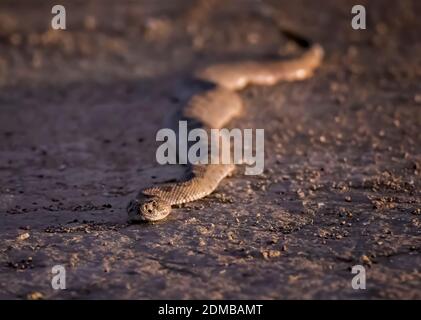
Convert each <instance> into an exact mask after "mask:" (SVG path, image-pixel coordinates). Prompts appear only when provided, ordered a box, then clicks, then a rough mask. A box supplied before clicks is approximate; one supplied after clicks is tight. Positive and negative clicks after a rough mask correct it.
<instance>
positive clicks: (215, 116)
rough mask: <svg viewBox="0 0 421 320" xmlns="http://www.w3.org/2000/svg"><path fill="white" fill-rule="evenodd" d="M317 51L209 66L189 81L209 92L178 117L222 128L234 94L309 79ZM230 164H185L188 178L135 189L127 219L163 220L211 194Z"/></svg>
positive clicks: (236, 108)
mask: <svg viewBox="0 0 421 320" xmlns="http://www.w3.org/2000/svg"><path fill="white" fill-rule="evenodd" d="M322 58H323V49H322V47H321V46H320V45H318V44H314V45H312V46H309V48H308V49H307V51H306V52H304V53H303V54H302V55H301V56H300V57H298V58H295V59H290V60H286V61H274V62H273V61H271V62H255V61H248V62H238V63H230V64H217V65H211V66H208V67H206V68H204V69H201V70H199V71H197V72H196V73H195V77H196V78H198V79H200V80H204V81H207V82H211V83H213V84H214V87H213V88H212V89H209V90H207V91H205V92H203V93H200V94H197V95H194V96H193V97H192V98H191V99H190V101H189V102H188V103H187V105H186V106H185V107H184V108H183V109H182V111H181V114H180V119H182V120H187V121H188V123H189V127H188V128H189V130H192V129H193V128H203V129H207V130H209V129H212V128H214V129H218V128H222V127H223V126H224V125H225V124H227V123H228V122H229V121H230V120H231V119H232V118H234V117H235V116H237V115H239V114H241V111H242V108H243V105H242V101H241V98H240V96H239V95H238V93H237V92H236V91H238V90H241V89H243V88H244V87H246V86H247V85H273V84H275V83H277V82H279V81H296V80H302V79H306V78H308V77H310V76H311V75H312V74H313V72H314V70H315V69H316V68H317V67H318V66H319V65H320V63H321V61H322ZM234 168H235V166H234V164H206V165H205V164H190V170H189V171H190V174H189V176H188V177H186V179H185V180H184V181H182V182H174V183H167V184H163V185H160V186H156V187H151V188H147V189H144V190H141V191H140V192H139V194H138V195H137V197H136V199H134V200H132V201H130V203H129V205H128V208H127V210H128V215H129V220H130V221H132V222H139V221H157V220H161V219H163V218H165V217H167V216H168V214H169V213H170V212H171V207H172V206H173V205H177V204H182V203H186V202H191V201H195V200H198V199H200V198H203V197H205V196H207V195H209V194H210V193H212V192H213V191H214V190H215V189H216V188H217V186H218V184H219V183H220V182H221V180H222V179H224V178H225V177H226V176H227V175H229V174H230V173H231V172H232V171H233V170H234Z"/></svg>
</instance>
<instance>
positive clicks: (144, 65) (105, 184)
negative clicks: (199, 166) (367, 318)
mask: <svg viewBox="0 0 421 320" xmlns="http://www.w3.org/2000/svg"><path fill="white" fill-rule="evenodd" d="M227 2H228V1H207V2H206V1H163V0H162V1H152V0H150V1H137V2H134V1H133V2H132V1H130V2H128V1H127V3H126V1H109V0H108V1H68V2H65V1H64V2H63V4H64V5H65V6H66V9H67V30H66V31H51V30H50V29H49V23H50V18H51V13H50V12H51V7H52V5H53V3H54V4H55V1H53V2H49V1H37V2H35V1H22V0H19V1H17V0H13V1H12V0H9V1H1V4H0V84H1V87H0V181H1V184H0V219H1V223H0V243H1V244H0V297H1V298H12V299H14V298H29V299H36V298H58V299H60V298H83V299H84V298H87V299H91V298H116V299H121V298H141V299H143V298H146V299H148V298H156V299H159V298H166V299H167V298H171V299H172V298H212V299H213V298H241V299H242V298H259V299H260V298H269V299H273V298H275V299H278V298H290V299H295V298H352V299H363V298H409V299H413V298H418V299H420V298H421V270H420V266H421V256H420V247H421V221H420V214H421V212H420V210H421V197H420V166H421V154H420V151H421V137H420V124H421V20H420V19H419V16H420V15H421V3H420V2H419V1H416V0H413V1H358V3H365V4H366V9H367V16H368V21H367V30H365V31H355V30H353V29H351V27H350V20H351V14H350V11H351V7H352V5H353V4H354V2H353V1H337V0H329V1H328V0H323V1H317V2H316V1H311V0H308V1H304V0H300V1H275V0H272V1H246V0H242V1H232V2H230V4H229V5H227V4H226V3H227ZM223 3H224V5H223ZM257 4H259V5H257ZM263 9H264V10H263ZM262 11H265V12H270V13H272V14H273V15H274V16H276V17H277V19H278V20H279V21H280V22H281V23H282V24H283V25H285V26H287V27H288V28H291V29H293V30H296V31H297V32H300V33H302V34H305V35H307V36H308V37H310V38H312V39H314V40H316V41H318V42H320V43H322V44H323V46H324V47H325V48H326V51H327V57H326V60H325V63H324V64H323V67H322V68H321V69H320V70H319V72H317V74H316V75H315V77H314V78H312V79H310V80H307V81H304V82H300V83H288V84H279V85H276V86H273V87H250V88H248V89H246V90H244V91H243V92H242V93H241V95H242V97H243V99H244V101H245V103H246V106H247V113H246V114H245V115H244V116H243V117H242V118H241V119H238V120H236V121H234V123H233V124H232V125H233V126H239V127H244V128H247V127H252V128H264V129H265V137H266V141H265V143H266V144H265V150H266V166H265V168H266V171H265V174H264V175H263V176H255V177H247V176H244V175H242V174H241V172H240V171H239V173H238V174H237V175H236V176H234V177H232V178H228V179H226V180H225V181H223V183H222V184H221V186H220V188H218V191H217V192H215V193H214V194H213V195H212V196H210V197H208V198H206V199H203V200H201V201H197V202H195V203H191V204H189V205H186V206H185V207H183V208H178V209H176V210H174V212H173V214H172V215H171V216H170V217H169V218H168V219H167V220H166V221H165V222H162V223H157V224H150V225H128V224H127V223H126V211H125V207H126V204H127V202H128V201H129V199H131V198H132V197H133V196H134V195H135V194H136V192H137V190H138V189H140V188H142V187H146V186H149V185H151V184H154V183H160V182H163V181H168V180H171V179H174V178H178V177H180V176H181V175H182V172H183V171H182V169H181V168H176V167H159V166H158V165H157V164H156V162H155V150H156V146H157V145H156V143H155V133H156V131H157V130H158V129H160V128H161V125H162V124H161V123H162V119H163V117H164V115H166V114H167V113H168V112H170V111H171V110H173V109H174V108H180V107H182V102H183V101H184V99H185V98H186V96H188V95H190V94H191V93H192V92H193V91H194V90H193V89H194V82H193V81H191V80H189V73H190V72H191V71H192V70H193V69H194V67H197V66H200V65H205V64H207V63H211V62H221V61H232V60H238V59H241V58H250V57H262V56H264V55H266V54H268V53H272V54H273V53H276V51H277V47H278V46H280V47H281V53H282V54H283V55H285V56H287V55H290V54H296V53H299V49H298V48H297V47H296V46H294V45H293V44H292V43H289V42H287V40H286V39H285V38H282V36H280V35H279V33H278V32H277V30H276V27H275V25H274V24H273V22H271V21H270V20H268V19H267V18H263V17H262V14H261V12H262ZM259 12H260V13H259ZM28 236H29V237H28ZM56 264H62V265H64V266H65V267H66V270H67V290H64V291H55V290H53V289H52V288H51V284H50V281H51V277H52V275H51V268H52V266H54V265H56ZM356 264H363V265H364V266H365V267H366V269H367V289H366V290H359V291H356V290H353V289H352V287H351V279H352V277H353V275H352V274H351V267H352V266H353V265H356Z"/></svg>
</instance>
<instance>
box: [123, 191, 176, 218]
mask: <svg viewBox="0 0 421 320" xmlns="http://www.w3.org/2000/svg"><path fill="white" fill-rule="evenodd" d="M127 212H128V215H129V220H130V222H153V221H158V220H162V219H164V218H165V217H166V216H168V215H169V214H170V212H171V205H170V204H169V203H168V202H167V201H165V200H163V199H160V198H156V197H149V196H145V195H140V196H139V197H138V198H137V199H135V200H132V201H130V203H129V205H128V206H127Z"/></svg>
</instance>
